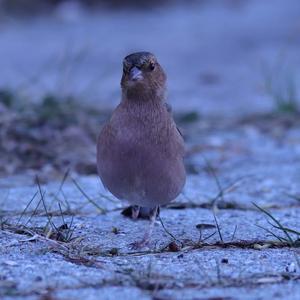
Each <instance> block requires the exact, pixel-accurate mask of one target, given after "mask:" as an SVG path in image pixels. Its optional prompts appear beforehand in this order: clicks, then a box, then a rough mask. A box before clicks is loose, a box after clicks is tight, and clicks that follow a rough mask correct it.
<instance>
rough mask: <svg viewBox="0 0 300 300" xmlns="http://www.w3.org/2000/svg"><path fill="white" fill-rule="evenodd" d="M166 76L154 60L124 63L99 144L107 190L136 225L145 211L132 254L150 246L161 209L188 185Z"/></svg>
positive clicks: (140, 56)
mask: <svg viewBox="0 0 300 300" xmlns="http://www.w3.org/2000/svg"><path fill="white" fill-rule="evenodd" d="M166 80H167V78H166V74H165V72H164V70H163V68H162V66H161V65H160V64H159V62H158V60H157V59H156V57H155V56H154V54H152V53H150V52H136V53H132V54H129V55H127V56H126V57H125V58H124V60H123V74H122V79H121V101H120V103H119V104H118V106H117V107H116V108H115V109H114V111H113V113H112V115H111V118H110V120H109V121H108V122H107V123H106V124H105V125H104V126H103V127H102V130H101V132H100V134H99V137H98V141H97V170H98V174H99V177H100V179H101V181H102V183H103V185H104V187H105V188H106V189H108V190H109V191H110V192H111V193H112V194H113V195H114V196H115V197H117V198H118V199H120V200H125V201H127V202H129V203H130V204H131V205H132V218H134V219H136V218H137V217H138V214H139V210H140V208H141V207H143V208H148V209H149V211H150V213H149V219H150V223H149V226H148V228H147V230H146V231H145V234H144V237H143V238H142V239H141V240H140V241H137V242H135V243H132V244H131V245H132V247H133V248H134V249H139V248H142V247H144V246H146V245H148V244H149V241H150V238H151V234H152V231H153V227H154V223H155V220H156V217H157V213H158V209H159V206H161V205H165V204H168V203H169V202H171V201H173V200H174V199H175V198H176V197H177V196H178V195H179V194H180V192H181V191H182V189H183V187H184V185H185V181H186V171H185V167H184V155H185V145H184V140H183V137H182V135H181V133H180V131H179V130H178V128H177V126H176V123H175V121H174V118H173V116H172V112H171V110H170V106H169V105H168V104H167V103H166Z"/></svg>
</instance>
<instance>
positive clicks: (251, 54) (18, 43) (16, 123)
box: [0, 0, 300, 176]
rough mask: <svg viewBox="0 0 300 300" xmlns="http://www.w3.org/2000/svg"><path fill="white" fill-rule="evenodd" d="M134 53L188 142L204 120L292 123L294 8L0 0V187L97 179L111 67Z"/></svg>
mask: <svg viewBox="0 0 300 300" xmlns="http://www.w3.org/2000/svg"><path fill="white" fill-rule="evenodd" d="M142 50H144V51H150V52H153V53H154V54H155V55H156V56H157V57H158V60H159V61H160V63H161V64H162V66H163V67H164V68H165V70H166V72H167V74H168V90H169V93H168V95H169V96H168V101H169V103H170V104H171V105H172V106H173V110H174V113H175V116H176V119H177V121H178V122H179V123H180V125H181V126H182V127H184V130H185V131H186V134H187V136H188V137H189V138H190V140H192V139H193V138H194V137H193V134H192V132H193V128H195V127H196V126H197V124H199V122H201V121H203V120H206V121H207V123H208V124H210V125H207V126H211V124H214V122H216V120H218V121H220V120H227V121H228V120H236V119H239V120H241V119H245V118H249V117H253V116H260V117H262V118H267V116H268V117H270V115H272V116H274V115H275V116H276V118H277V117H278V116H282V115H284V116H287V115H289V116H291V115H292V116H293V118H294V119H299V118H298V117H299V115H298V112H299V98H300V97H299V92H300V68H299V66H300V55H299V53H300V2H299V0H286V1H282V0H269V1H268V0H266V1H261V0H190V1H183V0H173V1H171V0H169V1H168V0H164V1H158V0H155V1H153V0H152V1H145V0H140V1H138V0H130V1H121V0H112V1H109V0H77V1H75V0H73V1H72V0H69V1H63V0H45V1H39V0H0V126H1V127H0V175H1V176H6V175H9V174H17V173H21V172H36V171H37V170H38V171H41V172H43V173H45V174H55V172H63V171H65V170H66V169H67V168H71V169H72V170H74V171H75V172H78V173H80V174H94V173H96V169H95V141H96V137H97V134H98V132H99V130H100V127H101V125H102V124H103V122H104V121H105V120H106V119H107V118H108V116H109V114H110V112H111V110H112V109H113V108H114V107H115V106H116V105H117V104H118V102H119V100H120V85H119V82H120V77H121V72H122V59H123V57H124V56H125V55H127V54H129V53H131V52H135V51H142ZM197 122H198V123H197ZM191 124H192V126H191ZM201 124H202V127H203V126H204V125H203V123H201ZM204 127H205V126H204ZM49 176H50V175H49Z"/></svg>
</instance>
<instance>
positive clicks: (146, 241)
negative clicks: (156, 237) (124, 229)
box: [129, 239, 150, 250]
mask: <svg viewBox="0 0 300 300" xmlns="http://www.w3.org/2000/svg"><path fill="white" fill-rule="evenodd" d="M149 241H150V240H149V239H142V240H140V241H136V242H133V243H131V244H130V245H129V246H130V248H131V249H132V250H140V249H142V248H144V247H146V246H148V245H149Z"/></svg>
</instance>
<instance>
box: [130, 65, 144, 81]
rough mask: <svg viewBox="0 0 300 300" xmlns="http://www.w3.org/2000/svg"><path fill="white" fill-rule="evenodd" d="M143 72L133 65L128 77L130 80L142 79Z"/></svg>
mask: <svg viewBox="0 0 300 300" xmlns="http://www.w3.org/2000/svg"><path fill="white" fill-rule="evenodd" d="M143 78H144V77H143V74H142V71H141V70H140V69H138V68H137V67H133V68H132V69H131V70H130V72H129V79H130V80H132V81H139V80H142V79H143Z"/></svg>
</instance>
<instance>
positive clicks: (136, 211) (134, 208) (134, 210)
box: [131, 205, 140, 220]
mask: <svg viewBox="0 0 300 300" xmlns="http://www.w3.org/2000/svg"><path fill="white" fill-rule="evenodd" d="M139 213H140V206H138V205H132V206H131V217H132V219H133V220H136V219H137V218H138V217H139Z"/></svg>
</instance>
